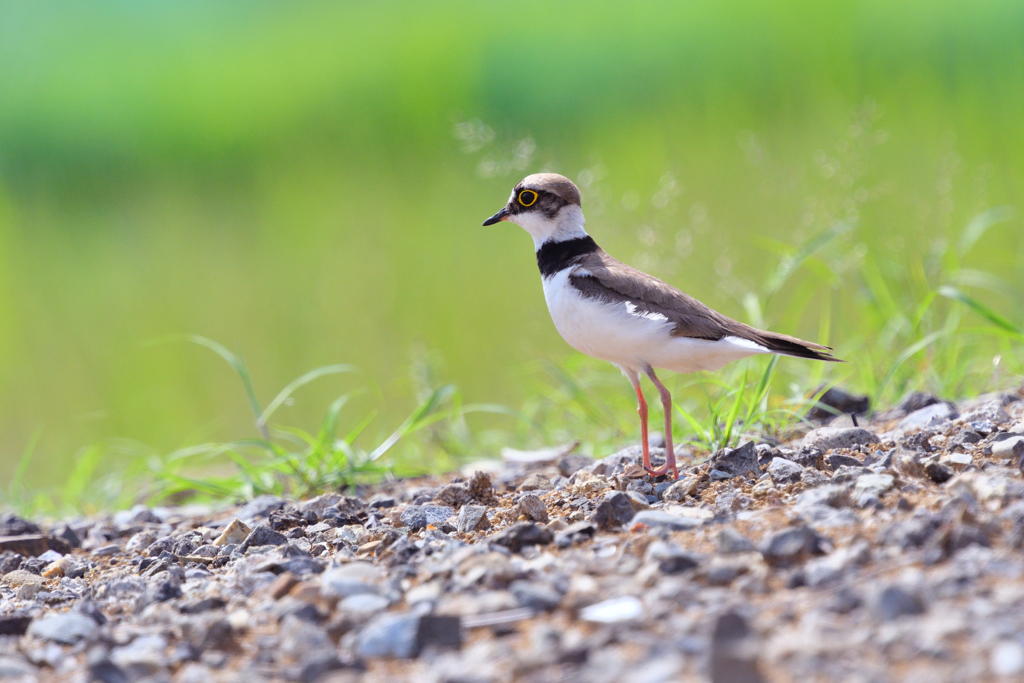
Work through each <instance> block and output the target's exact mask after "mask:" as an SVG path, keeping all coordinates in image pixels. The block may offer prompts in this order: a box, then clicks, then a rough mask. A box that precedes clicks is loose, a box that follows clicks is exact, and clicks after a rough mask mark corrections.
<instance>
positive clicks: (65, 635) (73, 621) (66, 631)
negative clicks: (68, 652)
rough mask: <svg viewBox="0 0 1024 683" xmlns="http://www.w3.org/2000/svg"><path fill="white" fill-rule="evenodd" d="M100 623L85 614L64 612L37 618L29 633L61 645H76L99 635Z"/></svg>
mask: <svg viewBox="0 0 1024 683" xmlns="http://www.w3.org/2000/svg"><path fill="white" fill-rule="evenodd" d="M98 631H99V625H98V624H97V623H96V622H95V621H93V620H92V619H90V618H89V617H87V616H86V615H84V614H79V613H77V612H64V613H62V614H52V615H50V616H46V617H43V618H41V619H36V620H35V621H33V622H32V624H31V625H30V626H29V628H28V634H29V635H30V636H35V637H36V638H39V639H41V640H49V641H52V642H55V643H60V644H61V645H74V644H76V643H78V642H80V641H83V640H87V639H88V640H94V639H95V638H96V637H98V635H99V633H98Z"/></svg>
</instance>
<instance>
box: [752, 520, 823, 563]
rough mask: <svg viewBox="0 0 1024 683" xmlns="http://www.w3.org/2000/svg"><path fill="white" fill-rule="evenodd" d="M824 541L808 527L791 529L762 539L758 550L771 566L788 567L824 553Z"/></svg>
mask: <svg viewBox="0 0 1024 683" xmlns="http://www.w3.org/2000/svg"><path fill="white" fill-rule="evenodd" d="M822 546H823V540H822V538H821V537H820V536H818V534H816V533H815V532H814V530H813V529H811V528H810V527H807V526H797V527H790V528H788V529H782V530H781V531H776V532H775V533H772V534H769V535H768V536H765V537H764V538H763V539H761V542H760V543H759V544H758V550H760V551H761V554H762V555H763V556H764V559H765V560H766V561H767V562H769V563H771V564H778V565H783V566H785V565H788V564H793V563H797V562H801V561H803V560H804V559H806V558H807V557H808V556H810V555H818V554H821V552H822Z"/></svg>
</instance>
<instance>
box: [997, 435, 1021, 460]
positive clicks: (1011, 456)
mask: <svg viewBox="0 0 1024 683" xmlns="http://www.w3.org/2000/svg"><path fill="white" fill-rule="evenodd" d="M992 456H993V457H995V458H1000V459H1002V460H1018V459H1020V458H1022V457H1024V436H1013V437H1010V438H1009V439H1003V440H1002V441H997V442H995V443H994V444H992Z"/></svg>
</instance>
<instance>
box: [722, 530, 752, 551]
mask: <svg viewBox="0 0 1024 683" xmlns="http://www.w3.org/2000/svg"><path fill="white" fill-rule="evenodd" d="M752 550H754V544H753V543H751V542H750V540H749V539H748V538H747V537H746V536H744V535H743V534H741V533H740V532H738V531H736V530H735V529H733V528H732V527H730V526H727V527H723V528H722V530H721V531H719V532H718V552H720V553H722V554H724V555H731V554H736V553H748V552H750V551H752Z"/></svg>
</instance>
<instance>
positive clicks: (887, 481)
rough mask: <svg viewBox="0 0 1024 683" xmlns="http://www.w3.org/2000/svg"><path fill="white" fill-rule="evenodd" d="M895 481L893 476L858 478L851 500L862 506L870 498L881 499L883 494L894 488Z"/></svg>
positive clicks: (882, 475) (881, 475) (875, 475)
mask: <svg viewBox="0 0 1024 683" xmlns="http://www.w3.org/2000/svg"><path fill="white" fill-rule="evenodd" d="M894 481H895V479H894V478H893V476H892V475H891V474H864V475H861V476H859V477H857V480H856V481H855V482H854V484H853V492H852V493H851V496H850V497H851V498H853V502H854V503H855V504H856V505H859V506H862V507H863V504H864V501H866V500H867V499H868V498H870V497H874V498H881V497H882V494H884V493H885V492H886V491H888V490H889V489H890V488H892V485H893V482H894Z"/></svg>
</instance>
